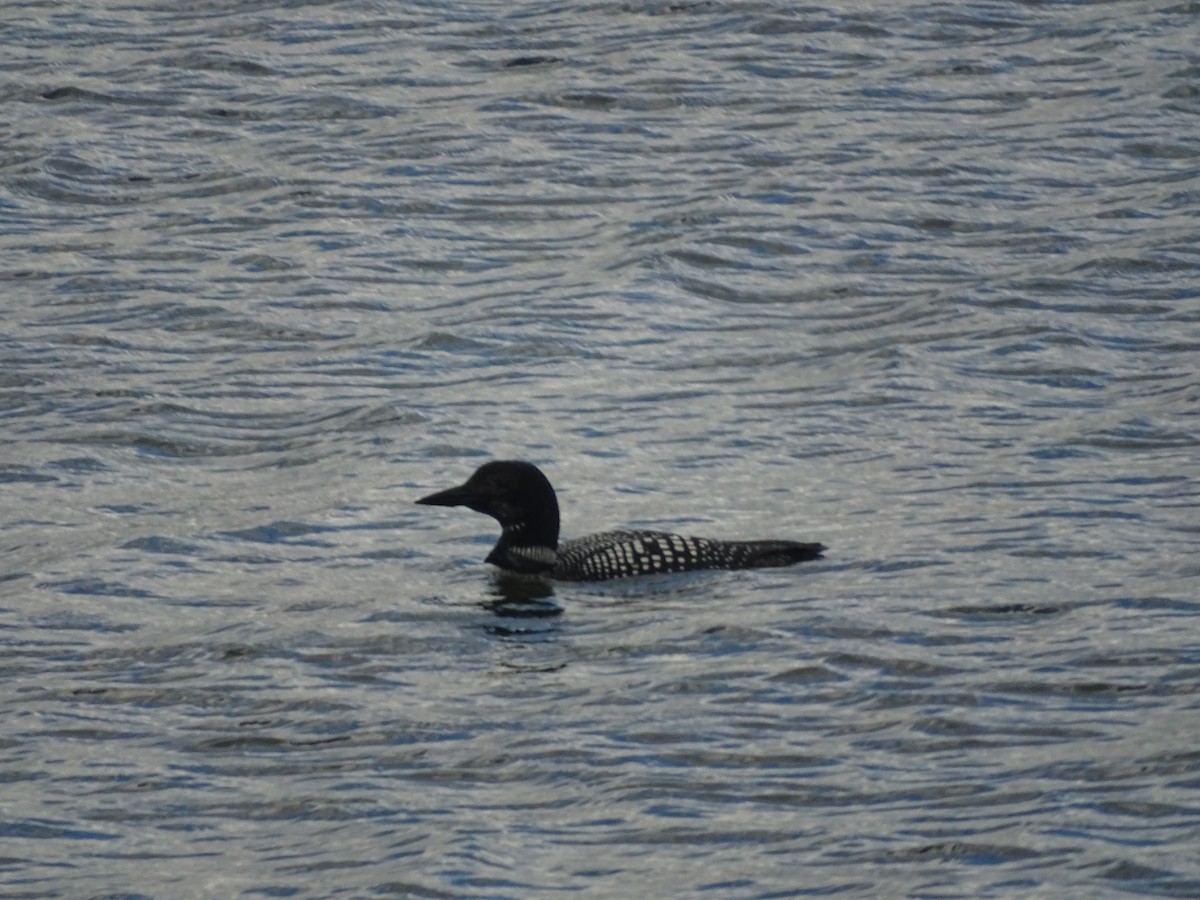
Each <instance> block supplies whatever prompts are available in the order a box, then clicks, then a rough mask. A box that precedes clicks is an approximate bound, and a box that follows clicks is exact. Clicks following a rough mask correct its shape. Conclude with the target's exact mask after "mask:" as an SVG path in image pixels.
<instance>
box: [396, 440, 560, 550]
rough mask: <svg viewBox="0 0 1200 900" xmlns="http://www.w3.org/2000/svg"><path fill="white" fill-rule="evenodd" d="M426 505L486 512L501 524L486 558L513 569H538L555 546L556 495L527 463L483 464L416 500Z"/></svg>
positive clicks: (533, 467)
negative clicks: (457, 481)
mask: <svg viewBox="0 0 1200 900" xmlns="http://www.w3.org/2000/svg"><path fill="white" fill-rule="evenodd" d="M417 502H418V503H423V504H425V505H426V506H465V507H467V508H468V509H473V510H475V511H476V512H481V513H486V514H487V515H489V516H491V517H492V518H493V519H495V520H496V521H497V522H499V523H500V527H501V528H502V529H503V531H502V533H501V535H500V541H499V542H498V543H497V544H496V547H495V549H493V550H492V553H491V555H490V556H488V562H492V563H495V564H496V565H499V566H501V567H503V568H507V569H512V570H515V571H543V570H546V569H549V568H551V567H552V566H553V564H554V559H555V550H556V549H557V547H558V500H557V498H556V497H555V496H554V488H552V487H551V486H550V482H549V480H547V478H546V476H545V475H543V474H542V472H541V470H540V469H539V468H538V467H537V466H535V465H534V464H533V463H527V462H523V461H521V460H497V461H496V462H489V463H484V464H483V465H482V466H480V467H479V468H478V469H476V470H475V474H474V475H472V476H471V477H470V478H468V479H467V480H466V483H464V484H461V485H459V486H458V487H452V488H447V489H446V490H444V491H438V492H437V493H436V494H430V495H429V496H428V497H422V498H421V499H420V500H418V501H417Z"/></svg>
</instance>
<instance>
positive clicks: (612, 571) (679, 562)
mask: <svg viewBox="0 0 1200 900" xmlns="http://www.w3.org/2000/svg"><path fill="white" fill-rule="evenodd" d="M417 502H418V503H425V504H428V505H431V506H467V507H470V508H471V509H474V510H476V511H477V512H482V513H487V514H488V515H490V516H492V517H493V518H495V519H496V520H497V521H498V522H499V523H500V525H501V528H502V531H501V534H500V540H499V541H497V542H496V546H495V547H493V548H492V552H491V553H489V554H488V557H487V561H488V562H490V563H493V564H494V565H496V566H499V567H500V568H501V569H505V570H507V571H510V572H518V573H522V574H529V575H546V576H549V577H551V578H561V579H567V580H573V581H604V580H607V579H610V578H626V577H629V576H631V575H654V574H661V573H667V572H688V571H692V570H694V569H752V568H761V567H767V566H790V565H792V564H794V563H798V562H803V561H804V560H809V559H816V558H817V557H819V556H820V555H821V552H822V551H823V550H824V549H825V548H824V547H823V546H821V545H820V544H804V543H800V542H798V541H778V540H774V541H718V540H712V539H710V538H701V537H686V536H684V535H681V534H670V533H668V532H665V531H605V532H602V533H600V534H593V535H589V536H587V537H583V538H578V539H577V540H573V541H566V542H564V543H562V544H559V542H558V499H557V498H556V497H555V495H554V488H552V487H551V486H550V482H549V481H548V480H547V479H546V476H545V475H543V474H542V472H541V471H540V470H539V469H538V468H537V467H536V466H534V465H533V464H531V463H527V462H520V461H516V460H512V461H502V462H491V463H486V464H484V465H482V466H480V467H479V469H477V470H476V472H475V474H474V475H472V476H471V477H470V478H469V479H468V480H467V482H466V483H465V484H463V485H461V486H459V487H456V488H450V489H448V490H445V491H440V492H438V493H436V494H431V495H430V496H428V497H423V498H422V499H420V500H418V501H417Z"/></svg>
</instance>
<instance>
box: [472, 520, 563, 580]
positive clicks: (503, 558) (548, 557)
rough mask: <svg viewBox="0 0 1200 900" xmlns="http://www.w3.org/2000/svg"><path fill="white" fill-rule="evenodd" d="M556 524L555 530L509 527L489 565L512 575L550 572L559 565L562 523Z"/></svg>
mask: <svg viewBox="0 0 1200 900" xmlns="http://www.w3.org/2000/svg"><path fill="white" fill-rule="evenodd" d="M554 524H555V527H554V528H553V529H552V530H551V529H548V528H545V527H543V528H541V529H535V528H530V527H528V526H526V525H518V526H511V525H506V526H505V527H504V530H503V531H502V532H501V533H500V540H498V541H496V546H495V547H493V548H492V552H491V553H489V554H488V557H487V562H489V563H492V564H493V565H496V566H499V567H500V568H502V569H508V570H509V571H510V572H521V573H524V574H530V575H535V574H543V573H547V572H549V571H550V570H551V569H553V568H554V566H555V564H556V563H557V562H558V528H557V524H558V523H557V522H555V523H554Z"/></svg>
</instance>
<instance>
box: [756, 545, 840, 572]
mask: <svg viewBox="0 0 1200 900" xmlns="http://www.w3.org/2000/svg"><path fill="white" fill-rule="evenodd" d="M738 543H741V544H742V546H743V548H744V554H745V555H744V556H742V558H741V563H742V565H743V566H745V567H746V568H747V569H766V568H771V567H775V566H790V565H793V564H795V563H798V562H807V561H808V560H810V559H820V558H821V554H822V553H824V552H825V545H824V544H802V543H800V542H798V541H740V542H738Z"/></svg>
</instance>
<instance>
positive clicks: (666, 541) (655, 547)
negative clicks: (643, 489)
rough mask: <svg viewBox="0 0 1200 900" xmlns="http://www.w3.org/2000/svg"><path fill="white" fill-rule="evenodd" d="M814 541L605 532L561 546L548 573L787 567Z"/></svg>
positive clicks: (590, 575)
mask: <svg viewBox="0 0 1200 900" xmlns="http://www.w3.org/2000/svg"><path fill="white" fill-rule="evenodd" d="M813 547H814V545H812V544H799V543H796V542H795V541H716V540H712V539H710V538H701V537H687V536H686V535H682V534H670V533H668V532H665V531H604V532H601V533H600V534H590V535H588V536H587V537H582V538H579V539H578V540H574V541H565V542H564V543H562V544H560V545H559V548H558V559H557V561H556V563H555V566H554V569H553V572H552V574H553V575H554V577H555V578H564V579H568V580H572V581H604V580H607V579H609V578H627V577H629V576H631V575H657V574H661V573H665V572H690V571H692V570H694V569H750V568H759V567H765V566H787V565H791V564H792V563H795V562H800V560H802V559H812V558H813V557H814V556H816V555H817V554H816V551H814V549H813Z"/></svg>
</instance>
